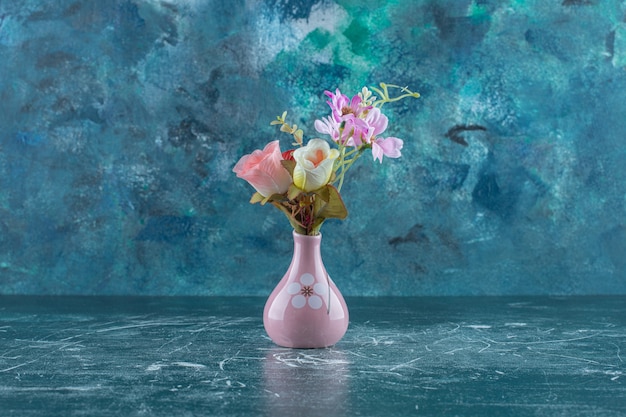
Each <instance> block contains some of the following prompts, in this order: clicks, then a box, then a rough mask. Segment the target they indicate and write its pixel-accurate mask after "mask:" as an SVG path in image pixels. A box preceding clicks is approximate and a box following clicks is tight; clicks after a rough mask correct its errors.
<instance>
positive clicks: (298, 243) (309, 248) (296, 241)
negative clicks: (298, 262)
mask: <svg viewBox="0 0 626 417" xmlns="http://www.w3.org/2000/svg"><path fill="white" fill-rule="evenodd" d="M321 243H322V235H321V234H319V235H315V236H309V235H301V234H299V233H296V232H295V231H294V232H293V256H294V258H295V257H299V256H312V257H314V258H321V250H320V248H321Z"/></svg>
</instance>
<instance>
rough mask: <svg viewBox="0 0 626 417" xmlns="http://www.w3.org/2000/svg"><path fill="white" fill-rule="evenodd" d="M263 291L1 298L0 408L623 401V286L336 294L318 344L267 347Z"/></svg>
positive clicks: (13, 411)
mask: <svg viewBox="0 0 626 417" xmlns="http://www.w3.org/2000/svg"><path fill="white" fill-rule="evenodd" d="M264 301H265V300H264V299H262V298H244V299H243V300H242V299H241V298H237V299H235V298H199V297H196V298H177V297H172V298H165V297H164V298H124V297H119V298H117V297H92V298H88V297H14V296H1V297H0V406H1V408H2V410H3V415H8V416H11V415H15V416H40V415H42V412H44V411H45V413H46V415H59V416H73V415H90V416H108V415H111V416H120V415H151V416H161V415H163V416H171V415H174V414H176V415H190V416H191V415H193V416H202V415H207V416H209V415H210V416H219V415H225V416H226V415H227V416H247V415H255V416H259V415H261V416H263V415H267V416H298V417H302V416H317V415H320V416H322V415H323V416H348V415H354V416H382V415H393V416H402V415H410V416H442V415H462V416H474V415H475V416H484V415H515V416H517V415H533V416H554V415H567V416H620V415H623V412H624V410H626V387H625V385H624V382H625V381H626V376H625V373H626V367H625V366H624V360H623V351H624V350H625V349H626V297H579V298H547V297H543V298H356V299H349V300H348V304H349V307H350V309H351V319H352V322H351V324H350V328H349V330H348V333H347V334H346V336H345V338H344V339H343V340H342V341H341V342H339V343H338V344H337V345H336V346H335V347H333V348H330V349H319V350H293V349H285V348H280V347H278V346H275V345H274V344H273V343H272V342H271V341H270V340H269V339H268V338H267V337H266V336H265V333H264V331H263V325H262V318H261V314H262V307H263V303H264ZM172 413H174V414H172Z"/></svg>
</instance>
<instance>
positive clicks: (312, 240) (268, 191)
mask: <svg viewBox="0 0 626 417" xmlns="http://www.w3.org/2000/svg"><path fill="white" fill-rule="evenodd" d="M390 87H391V88H398V89H400V92H401V94H400V95H398V96H397V97H393V98H392V97H390V95H389V88H390ZM372 91H373V92H372ZM374 93H375V94H377V96H374ZM324 94H326V96H328V98H329V100H328V105H329V106H330V109H331V114H330V115H329V116H327V117H325V118H323V119H320V120H316V121H315V129H316V130H317V131H318V132H319V133H322V134H325V135H328V136H330V138H331V139H332V144H333V146H332V147H331V145H330V143H329V142H328V141H326V140H323V139H311V140H309V141H308V142H307V144H306V145H304V143H303V136H304V133H303V131H302V129H299V128H298V126H297V125H295V124H294V125H290V124H289V123H287V120H286V119H287V112H284V113H283V114H282V115H281V116H279V117H277V118H276V120H274V121H272V123H271V124H273V125H278V126H280V130H281V131H283V132H286V133H288V134H290V135H291V136H293V139H294V142H293V146H295V149H290V150H287V151H285V152H281V150H280V147H279V141H278V140H275V141H272V142H270V143H268V144H267V145H266V146H265V148H264V149H263V150H256V151H254V152H252V154H249V155H245V156H243V157H242V158H241V159H240V160H239V162H237V164H236V165H235V167H234V169H233V171H234V172H235V173H236V174H237V176H238V177H239V178H243V179H244V180H246V181H248V182H249V183H250V185H252V186H253V187H254V188H255V189H256V192H255V193H254V195H253V196H252V199H251V200H250V202H251V203H260V204H262V205H264V204H267V203H270V204H272V205H273V206H275V207H276V208H278V209H279V210H280V211H282V212H283V213H284V214H285V215H286V216H287V218H288V219H289V222H290V223H291V226H292V227H293V238H294V252H293V257H292V260H291V264H290V266H289V269H288V270H287V272H286V273H285V275H284V276H283V278H282V279H281V281H280V282H279V283H278V285H277V286H276V288H275V289H274V291H272V293H271V294H270V297H269V298H268V300H267V302H266V304H265V309H264V312H263V324H264V326H265V330H266V331H267V334H268V335H269V336H270V338H271V339H272V340H273V341H274V342H275V343H276V344H278V345H281V346H285V347H292V348H319V347H327V346H331V345H333V344H335V343H336V342H337V341H339V340H340V339H341V338H342V337H343V335H344V334H345V332H346V330H347V328H348V308H347V306H346V303H345V300H344V299H343V296H342V295H341V293H340V292H339V290H338V289H337V287H336V285H335V284H334V282H333V281H332V280H331V279H330V276H329V275H328V273H327V272H326V269H325V267H324V264H323V262H322V258H321V251H320V243H321V234H320V228H321V227H322V224H323V223H324V222H325V221H326V219H333V218H336V219H345V218H346V217H347V216H348V210H347V209H346V206H345V204H344V202H343V199H342V198H341V188H342V186H343V183H344V180H345V177H346V173H347V172H348V170H349V169H350V168H351V167H352V166H353V165H354V163H355V162H356V161H357V159H359V158H360V157H361V156H362V155H363V154H364V153H365V152H366V151H368V150H371V152H372V157H373V158H374V160H378V161H380V162H381V163H382V161H383V158H384V157H388V158H398V157H400V154H401V149H402V145H403V141H402V139H399V138H396V137H393V136H387V137H383V136H382V135H383V133H384V132H385V131H386V129H387V125H388V123H389V120H388V119H387V116H385V115H384V114H383V113H382V111H381V107H382V106H383V105H384V104H385V103H390V102H393V101H397V100H400V99H403V98H406V97H419V94H418V93H414V92H412V91H410V90H408V89H407V88H401V87H397V86H392V85H387V84H380V88H375V87H372V89H371V90H370V89H368V88H367V87H364V88H363V89H362V90H361V92H360V93H358V94H357V95H355V96H353V97H352V98H351V99H350V98H348V97H347V96H346V95H344V94H342V93H341V91H339V89H337V90H335V92H334V93H333V92H330V91H325V93H324Z"/></svg>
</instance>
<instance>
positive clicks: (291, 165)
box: [280, 159, 296, 178]
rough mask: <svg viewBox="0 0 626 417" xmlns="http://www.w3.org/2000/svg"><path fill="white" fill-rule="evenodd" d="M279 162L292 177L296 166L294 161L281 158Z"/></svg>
mask: <svg viewBox="0 0 626 417" xmlns="http://www.w3.org/2000/svg"><path fill="white" fill-rule="evenodd" d="M280 163H281V164H282V165H283V167H284V168H285V169H286V170H287V171H288V172H289V175H291V178H293V170H294V168H295V167H296V161H292V160H290V159H282V160H281V161H280Z"/></svg>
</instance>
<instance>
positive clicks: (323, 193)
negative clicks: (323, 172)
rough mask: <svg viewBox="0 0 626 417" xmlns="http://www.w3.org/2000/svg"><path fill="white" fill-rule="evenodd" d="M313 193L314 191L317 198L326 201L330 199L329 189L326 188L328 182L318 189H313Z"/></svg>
mask: <svg viewBox="0 0 626 417" xmlns="http://www.w3.org/2000/svg"><path fill="white" fill-rule="evenodd" d="M331 187H332V186H331ZM313 193H315V195H317V196H318V197H319V198H321V199H322V200H324V201H325V202H327V203H328V201H329V200H330V190H329V188H328V184H327V185H325V186H324V187H322V188H320V189H318V190H315V191H313Z"/></svg>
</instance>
